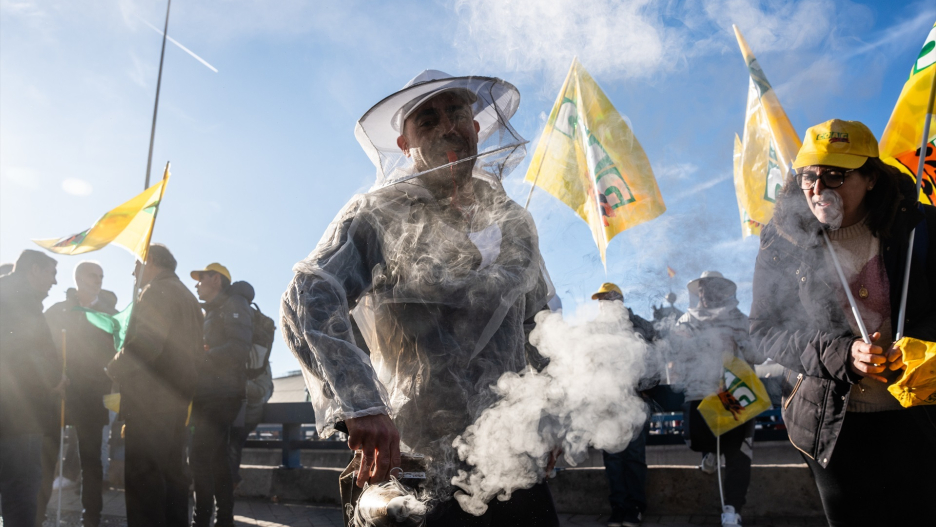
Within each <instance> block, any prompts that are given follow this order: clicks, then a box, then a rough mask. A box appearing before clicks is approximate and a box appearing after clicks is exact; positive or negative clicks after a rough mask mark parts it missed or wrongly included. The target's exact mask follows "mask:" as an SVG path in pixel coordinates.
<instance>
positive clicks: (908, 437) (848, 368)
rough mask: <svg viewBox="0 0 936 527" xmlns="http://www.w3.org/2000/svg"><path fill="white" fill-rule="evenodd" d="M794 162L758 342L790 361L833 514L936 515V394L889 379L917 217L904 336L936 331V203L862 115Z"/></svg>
mask: <svg viewBox="0 0 936 527" xmlns="http://www.w3.org/2000/svg"><path fill="white" fill-rule="evenodd" d="M793 169H794V171H795V177H791V178H789V179H788V180H787V181H786V184H785V186H784V188H783V189H782V191H781V192H780V194H779V196H778V199H777V203H776V208H775V211H774V216H773V219H771V221H770V224H769V225H767V226H766V227H765V228H764V230H763V232H762V234H761V247H760V252H759V254H758V256H757V264H756V268H755V272H754V303H753V305H752V306H751V316H750V319H751V333H752V336H753V337H754V338H755V340H756V342H757V345H758V347H759V348H760V349H761V350H762V351H763V352H764V353H765V354H766V355H767V356H769V357H770V358H772V359H774V360H775V361H777V362H779V363H780V364H782V365H783V366H784V367H785V368H786V370H787V371H786V376H785V382H784V399H783V418H784V421H785V422H786V425H787V430H788V433H789V437H790V441H791V442H792V443H793V445H794V446H795V447H796V448H797V449H799V450H800V451H801V452H802V455H803V457H804V459H805V460H806V462H807V463H808V464H809V467H810V469H811V470H812V472H813V475H814V476H815V479H816V483H817V485H818V487H819V494H820V496H821V498H822V503H823V506H824V508H825V512H826V516H827V518H828V520H829V524H830V525H832V526H840V525H849V526H851V525H875V526H882V525H927V524H931V523H932V522H933V521H934V518H936V499H934V497H936V406H918V407H914V408H910V409H904V408H903V407H902V406H901V405H900V404H899V403H898V401H897V400H896V399H895V398H894V397H893V396H892V395H890V393H889V392H888V391H887V386H888V385H889V384H891V383H893V382H894V380H895V379H896V378H897V377H899V374H900V370H901V368H902V367H903V362H902V360H901V356H900V352H899V351H898V350H896V349H893V348H892V347H891V345H892V342H893V338H894V337H893V335H894V332H895V330H896V328H897V318H898V311H899V305H900V297H901V285H902V283H903V276H904V269H905V265H906V258H907V254H908V250H909V238H910V232H911V231H912V230H913V229H914V227H916V242H915V243H914V248H913V258H912V261H913V265H912V266H911V270H910V288H909V294H908V298H907V316H906V325H905V330H904V335H906V336H909V337H915V338H919V339H923V340H929V341H934V340H936V243H934V241H933V240H934V237H936V209H934V208H933V207H932V206H928V205H918V204H917V200H916V188H915V187H914V184H913V181H912V180H911V179H910V178H909V177H907V176H905V175H903V174H902V173H901V172H899V171H898V170H896V169H895V168H893V167H890V166H888V165H886V164H885V163H883V162H882V161H881V160H880V159H879V156H878V146H877V141H876V140H875V139H874V136H873V135H872V134H871V132H870V131H869V130H868V128H867V127H866V126H865V125H863V124H861V123H859V122H856V121H840V120H837V119H833V120H831V121H827V122H825V123H822V124H819V125H817V126H814V127H812V128H810V129H809V130H808V131H807V132H806V137H805V139H804V141H803V147H802V148H801V149H800V151H799V153H798V155H797V157H796V160H795V161H794V163H793ZM833 250H834V253H835V254H836V255H837V257H838V260H839V263H840V267H841V271H842V272H841V274H839V273H838V272H837V271H836V269H835V266H834V263H833V259H832V251H833ZM843 282H845V283H847V284H848V289H849V290H850V291H851V293H852V295H851V296H852V297H853V301H854V304H855V306H856V308H857V310H858V312H859V314H860V321H859V318H856V317H855V316H854V315H853V312H852V308H851V304H850V301H849V299H848V295H847V294H846V292H845V291H846V290H845V288H844V286H843ZM861 323H863V324H864V326H865V327H866V330H867V334H868V335H869V340H871V341H872V344H867V343H865V342H864V341H863V340H862V337H861V334H862V333H861Z"/></svg>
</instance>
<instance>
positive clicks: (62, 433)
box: [55, 328, 68, 526]
mask: <svg viewBox="0 0 936 527" xmlns="http://www.w3.org/2000/svg"><path fill="white" fill-rule="evenodd" d="M65 349H66V347H65V328H62V378H63V379H64V378H65V372H66V368H67V367H68V362H67V358H66V355H65ZM58 465H59V470H58V482H59V488H58V507H57V510H56V512H55V525H56V526H59V525H62V487H63V486H64V483H65V479H64V478H63V477H62V475H63V474H64V468H65V397H64V395H63V396H62V412H61V416H60V418H59V454H58Z"/></svg>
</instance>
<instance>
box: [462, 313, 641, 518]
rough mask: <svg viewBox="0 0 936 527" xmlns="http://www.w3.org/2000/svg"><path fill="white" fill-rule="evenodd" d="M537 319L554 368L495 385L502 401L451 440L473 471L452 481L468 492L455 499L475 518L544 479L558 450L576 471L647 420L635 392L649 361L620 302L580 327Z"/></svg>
mask: <svg viewBox="0 0 936 527" xmlns="http://www.w3.org/2000/svg"><path fill="white" fill-rule="evenodd" d="M536 321H537V326H536V329H535V330H534V331H533V332H532V333H531V334H530V342H531V343H533V345H535V346H536V347H537V348H538V349H539V351H540V353H541V354H543V356H546V357H549V359H550V364H549V366H547V367H546V368H545V369H544V370H543V371H542V372H541V373H538V374H537V373H526V374H524V375H519V374H516V373H507V374H504V375H503V376H502V377H501V378H500V379H499V380H498V382H497V385H496V390H497V393H498V394H499V395H500V396H501V400H500V401H499V402H498V403H497V404H495V405H494V406H492V407H491V408H488V409H487V410H485V411H484V412H483V413H482V414H481V416H480V417H479V418H478V419H477V420H476V421H475V423H474V424H472V425H471V426H470V427H469V428H468V429H467V430H466V431H465V433H464V434H463V435H461V436H459V437H458V438H456V439H455V442H454V445H455V448H456V449H457V450H458V455H459V457H460V458H461V459H462V460H464V461H467V462H468V463H469V464H470V465H472V467H473V468H472V470H471V472H465V471H459V474H458V476H456V477H455V478H454V479H453V484H455V485H456V486H458V487H460V488H461V489H462V491H463V492H460V493H458V494H457V495H456V499H457V500H458V502H459V504H460V505H461V507H462V509H464V510H466V511H468V512H470V513H472V514H476V515H480V514H483V513H484V511H485V510H486V509H487V505H486V503H487V502H488V501H490V500H491V499H492V498H494V497H495V496H497V497H498V498H499V499H507V498H509V496H510V494H511V493H512V492H513V491H515V490H517V489H522V488H529V487H531V486H532V485H534V484H535V483H536V482H537V481H540V480H541V479H542V478H543V476H544V472H545V467H546V463H547V458H548V454H549V452H550V451H551V450H552V449H553V448H554V447H556V446H561V447H562V449H563V450H564V452H565V454H564V456H565V459H566V461H567V462H568V463H569V464H571V465H575V464H576V463H577V462H579V461H581V460H582V459H584V458H585V456H586V454H587V451H588V447H589V446H593V447H595V448H600V449H605V450H608V451H612V452H617V451H620V450H623V449H624V448H625V447H626V446H627V445H628V443H630V440H631V438H632V437H633V436H634V434H635V433H636V432H637V431H638V430H639V429H640V428H641V427H642V426H643V423H644V421H645V420H646V418H647V408H646V405H645V404H644V402H643V400H642V399H641V398H640V397H639V396H638V395H637V391H636V388H637V385H638V382H639V381H640V379H641V378H642V377H644V374H645V371H647V369H648V368H647V365H646V364H645V363H646V361H647V359H648V357H651V356H652V355H650V354H649V353H648V351H649V349H650V348H649V345H648V344H647V343H646V342H645V341H644V340H643V339H641V338H640V337H638V336H637V335H636V334H635V333H634V331H633V329H632V326H631V323H630V320H629V319H628V314H627V310H626V309H625V308H624V306H623V305H622V304H621V303H619V302H607V303H602V309H601V310H600V312H599V314H598V317H597V318H596V319H594V320H592V321H590V322H586V323H583V324H581V325H570V324H569V323H568V322H566V321H565V320H563V318H562V314H561V313H548V312H543V313H540V314H539V315H537V317H536Z"/></svg>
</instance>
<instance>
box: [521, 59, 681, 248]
mask: <svg viewBox="0 0 936 527" xmlns="http://www.w3.org/2000/svg"><path fill="white" fill-rule="evenodd" d="M525 180H526V181H529V182H530V183H532V184H533V185H535V186H538V187H540V188H542V189H543V190H545V191H546V192H549V193H550V194H552V195H553V196H555V197H556V198H558V199H559V200H560V201H562V202H563V203H565V204H566V205H568V206H569V207H571V208H572V210H574V211H575V212H576V213H577V214H578V215H579V216H581V218H582V219H583V220H585V222H586V223H588V225H589V227H590V228H591V231H592V236H593V237H594V239H595V243H596V244H597V245H598V251H599V252H600V253H601V261H602V262H604V261H605V252H606V250H607V247H608V242H610V241H611V239H612V238H614V236H616V235H617V234H618V233H620V232H622V231H624V230H625V229H628V228H630V227H633V226H634V225H638V224H640V223H643V222H645V221H649V220H652V219H653V218H656V217H657V216H659V215H660V214H663V212H664V211H665V210H666V205H665V204H664V203H663V197H662V196H661V195H660V189H659V188H658V187H657V183H656V178H654V176H653V170H652V169H651V168H650V161H649V159H647V155H646V154H645V153H644V151H643V148H641V146H640V143H639V142H637V138H636V137H634V132H633V131H632V130H631V128H630V126H628V124H627V122H626V121H625V120H624V119H623V118H622V117H621V115H620V114H619V113H618V112H617V110H615V109H614V106H613V105H612V104H611V101H609V100H608V98H607V97H606V96H605V94H604V92H602V91H601V88H600V87H599V86H598V84H597V83H596V82H595V80H594V79H592V77H591V75H589V74H588V72H587V71H585V68H583V67H582V65H581V64H579V62H578V60H577V59H575V60H573V61H572V67H571V68H570V69H569V75H568V76H567V77H566V80H565V82H564V83H563V85H562V90H561V91H560V92H559V97H558V98H557V99H556V104H555V105H554V106H553V109H552V112H551V113H550V114H549V120H548V121H547V122H546V128H545V129H544V130H543V135H542V136H541V137H540V140H539V144H538V145H537V147H536V152H535V153H534V154H533V159H532V161H531V162H530V168H529V169H528V170H527V173H526V178H525Z"/></svg>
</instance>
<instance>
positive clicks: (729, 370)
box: [699, 354, 770, 436]
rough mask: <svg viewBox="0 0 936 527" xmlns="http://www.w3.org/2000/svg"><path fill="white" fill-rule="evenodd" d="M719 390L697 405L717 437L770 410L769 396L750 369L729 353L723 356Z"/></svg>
mask: <svg viewBox="0 0 936 527" xmlns="http://www.w3.org/2000/svg"><path fill="white" fill-rule="evenodd" d="M724 366H725V374H724V377H723V378H722V385H721V389H720V390H719V391H718V393H713V394H712V395H709V396H708V397H706V398H705V399H702V402H701V403H699V413H700V414H702V418H703V419H705V423H706V424H708V426H709V428H710V429H711V430H712V433H713V434H715V435H716V436H720V435H722V434H724V433H725V432H727V431H729V430H732V429H734V428H736V427H738V426H741V425H743V424H744V423H746V422H748V421H750V420H751V419H754V418H755V417H757V416H758V415H760V414H761V413H762V412H764V411H765V410H768V409H770V396H769V395H768V394H767V389H766V388H764V384H763V383H762V382H761V381H760V379H758V378H757V374H756V373H754V370H752V369H751V367H750V366H748V365H747V363H746V362H744V361H743V360H741V359H739V358H737V357H735V356H734V355H731V354H726V355H725V357H724Z"/></svg>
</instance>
